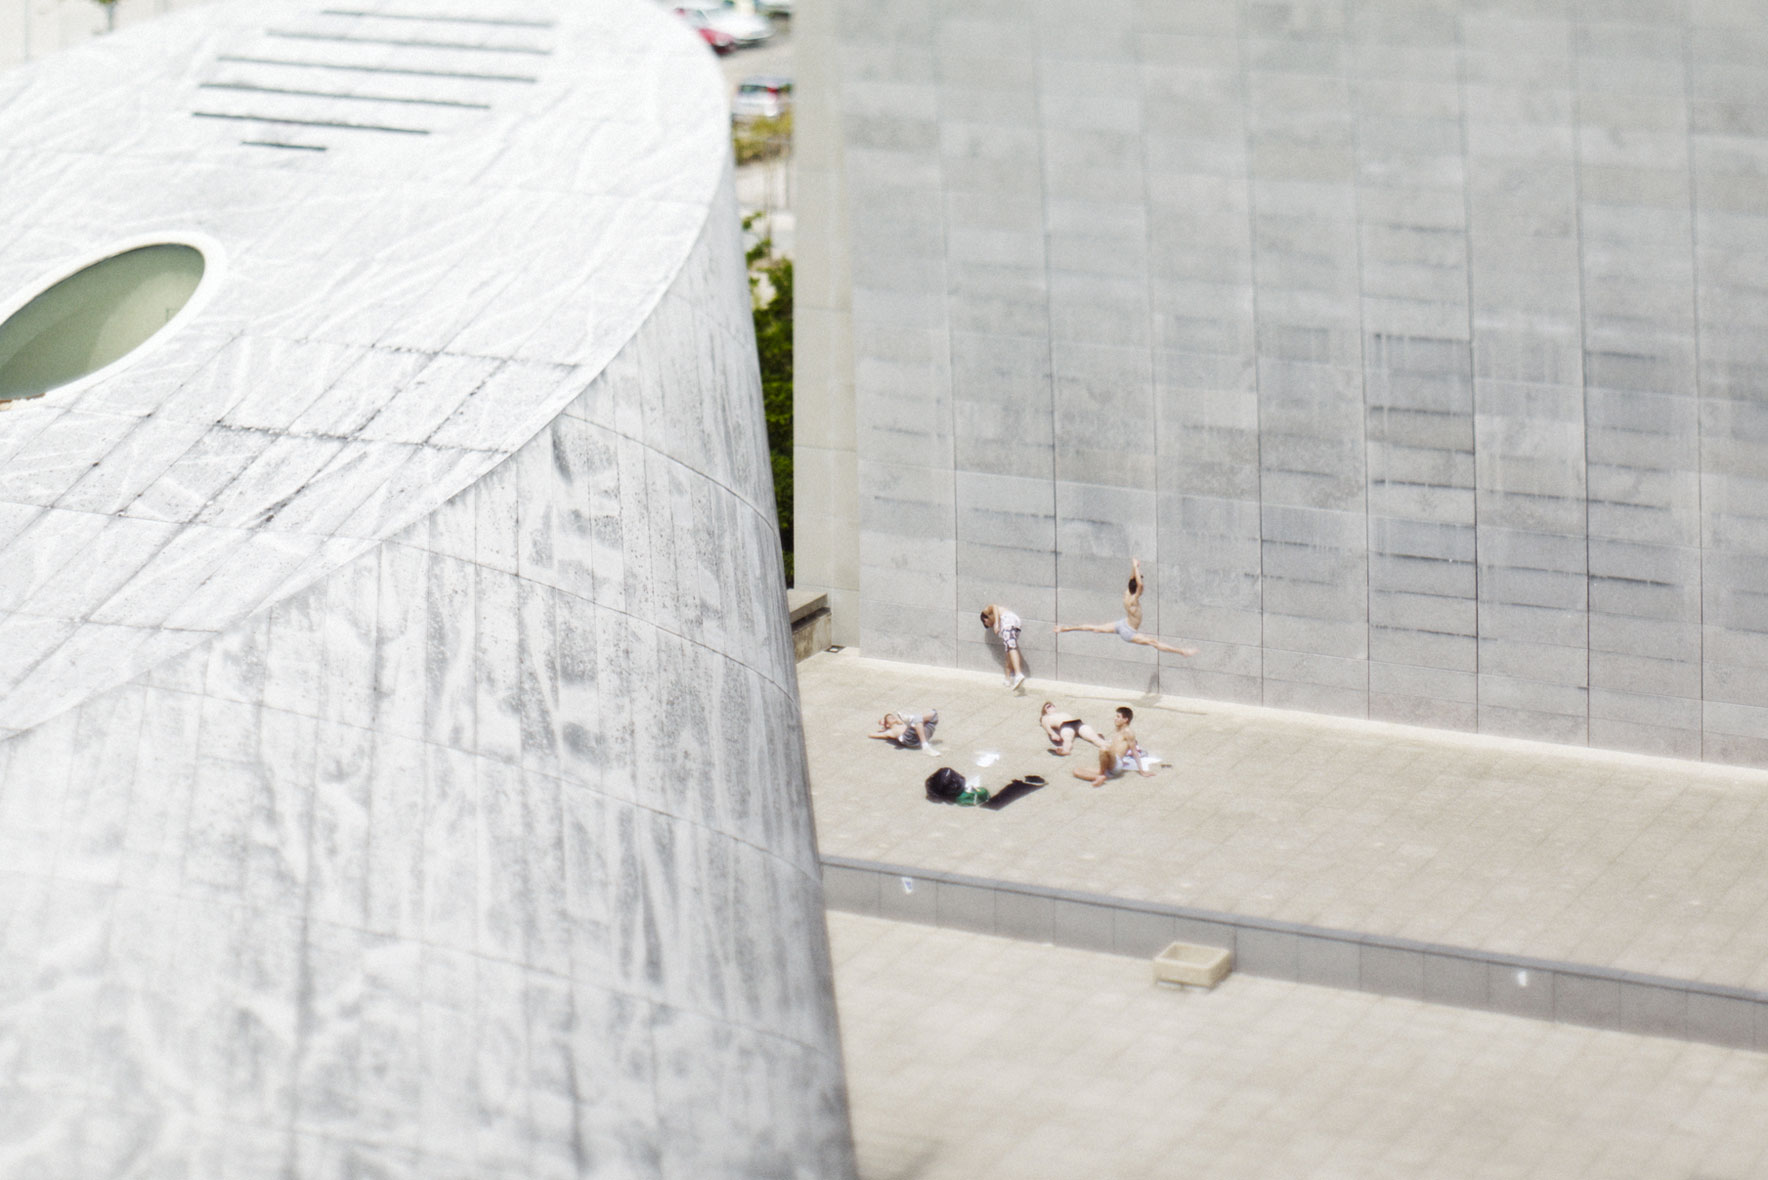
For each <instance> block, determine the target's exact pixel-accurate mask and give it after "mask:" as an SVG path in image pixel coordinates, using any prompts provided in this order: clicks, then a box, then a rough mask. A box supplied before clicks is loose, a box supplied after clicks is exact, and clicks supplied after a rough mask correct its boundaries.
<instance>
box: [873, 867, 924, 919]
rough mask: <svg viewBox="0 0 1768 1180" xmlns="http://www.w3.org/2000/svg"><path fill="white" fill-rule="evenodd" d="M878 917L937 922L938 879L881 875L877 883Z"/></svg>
mask: <svg viewBox="0 0 1768 1180" xmlns="http://www.w3.org/2000/svg"><path fill="white" fill-rule="evenodd" d="M877 912H878V916H879V917H880V918H891V919H893V920H895V921H898V922H920V923H922V924H923V925H927V926H936V925H938V924H939V882H938V881H928V880H926V879H924V878H921V877H895V876H891V877H884V878H882V879H881V880H880V881H879V882H878V911H877Z"/></svg>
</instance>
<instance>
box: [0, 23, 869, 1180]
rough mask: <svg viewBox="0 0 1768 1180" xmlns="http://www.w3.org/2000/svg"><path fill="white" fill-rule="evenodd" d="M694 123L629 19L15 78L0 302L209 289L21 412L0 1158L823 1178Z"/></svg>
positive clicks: (717, 227)
mask: <svg viewBox="0 0 1768 1180" xmlns="http://www.w3.org/2000/svg"><path fill="white" fill-rule="evenodd" d="M291 43H293V44H292V46H291ZM279 71H280V72H279ZM364 76H365V77H364ZM723 90H724V87H723V83H722V79H721V78H720V76H719V74H718V72H717V70H716V68H715V67H714V65H713V63H712V61H711V58H710V56H709V54H708V53H707V51H706V49H705V46H704V45H703V44H702V43H700V42H699V41H698V39H696V38H694V37H693V36H692V34H691V32H690V31H689V30H687V29H685V28H684V27H682V25H681V24H680V22H678V21H676V20H675V19H674V18H673V17H671V16H669V15H668V13H667V12H665V11H663V10H661V9H659V8H657V7H655V6H653V5H650V4H648V3H639V2H637V0H631V2H621V3H606V4H597V5H593V6H590V5H580V4H574V3H569V2H561V3H554V4H548V3H546V0H511V2H509V3H499V2H498V0H477V3H476V5H475V8H474V10H473V12H472V13H470V14H466V18H465V19H462V13H461V12H460V11H459V10H454V11H452V12H444V13H441V14H439V15H434V14H433V15H432V16H431V17H430V18H428V19H422V18H420V17H418V16H415V15H414V13H413V10H412V9H410V8H409V7H406V6H404V5H401V4H398V3H394V4H392V5H390V6H389V7H388V8H387V10H386V11H385V12H384V13H377V12H376V11H375V10H374V5H372V4H371V5H370V6H368V7H367V8H366V9H357V8H351V9H345V10H332V11H319V10H316V9H313V8H309V7H306V6H305V5H301V4H294V3H285V4H266V3H254V4H249V5H248V4H216V5H205V6H202V7H200V8H193V9H190V10H188V11H186V12H183V13H180V14H175V15H172V16H168V17H165V18H162V19H159V20H155V21H150V22H145V23H144V24H142V25H141V26H139V27H138V28H135V29H131V30H125V31H122V32H119V33H118V34H116V35H115V36H107V37H103V38H99V39H97V40H95V41H92V42H89V43H87V44H85V45H82V46H77V47H74V48H72V49H69V50H67V51H66V52H63V53H58V54H54V55H49V56H46V57H44V58H43V59H40V60H38V61H36V62H33V63H31V64H28V65H26V66H23V67H20V68H16V69H11V70H6V71H4V72H0V174H4V175H5V176H6V177H7V178H8V183H5V184H0V321H3V320H4V319H5V317H6V316H7V315H8V314H9V313H10V310H11V309H12V308H14V307H16V306H19V305H20V304H22V303H23V302H25V301H26V300H28V299H30V298H31V297H32V296H33V295H34V294H35V293H36V292H37V291H40V290H42V289H43V288H44V287H45V286H47V285H48V284H49V283H50V282H52V281H54V280H55V279H56V278H58V277H60V276H61V275H64V274H67V273H72V272H73V271H75V270H77V269H79V267H81V266H83V265H84V264H85V263H86V262H89V261H92V260H95V259H97V258H101V257H105V256H107V255H109V254H114V253H116V252H117V251H118V250H119V249H122V248H124V245H123V244H124V243H130V242H134V243H137V244H138V243H139V242H141V241H142V240H146V241H154V240H175V241H191V242H193V243H194V244H195V245H196V246H198V247H199V248H200V249H201V250H202V251H203V252H204V253H205V256H206V258H207V259H208V262H209V267H208V270H207V271H206V272H205V275H204V278H203V281H202V285H200V286H199V288H198V290H197V292H196V294H195V296H194V297H193V298H192V300H191V302H190V304H189V305H187V307H186V308H185V310H184V311H182V312H180V313H179V314H178V315H177V316H176V317H174V319H173V320H172V321H170V322H169V323H168V325H167V326H166V327H165V328H164V329H162V330H161V332H160V333H158V334H157V335H156V337H155V338H154V339H152V340H150V341H149V342H147V343H146V344H145V345H143V346H142V347H141V348H140V349H138V350H137V351H136V352H134V353H132V354H130V355H129V356H128V357H125V358H123V359H121V360H119V361H118V362H117V363H116V364H113V365H110V366H107V367H106V368H104V369H102V370H100V371H99V372H97V373H94V374H91V375H89V376H88V377H85V378H82V379H80V380H77V381H74V382H71V383H69V384H66V385H64V386H61V387H58V388H56V389H52V390H50V391H48V392H47V393H45V394H44V395H43V396H42V397H40V398H35V399H31V400H23V401H16V402H12V403H8V404H7V405H6V406H5V407H4V408H3V409H0V460H3V461H0V1063H3V1068H0V1176H6V1177H9V1178H10V1177H14V1176H17V1177H26V1176H29V1177H33V1178H35V1177H42V1178H44V1180H63V1178H66V1180H88V1178H91V1177H122V1176H179V1177H187V1178H192V1180H195V1178H214V1180H241V1178H254V1180H255V1178H259V1177H277V1178H278V1180H283V1178H287V1177H300V1178H303V1180H305V1178H315V1180H317V1178H331V1177H339V1178H341V1177H363V1176H376V1177H386V1178H393V1177H400V1178H412V1180H417V1178H422V1180H439V1178H459V1180H469V1178H470V1180H485V1178H491V1177H495V1178H508V1180H539V1178H541V1177H559V1178H563V1177H587V1176H597V1177H610V1178H612V1177H621V1178H624V1177H629V1176H636V1177H656V1178H664V1177H671V1178H673V1177H695V1178H698V1177H705V1176H744V1177H767V1178H769V1180H773V1178H775V1177H803V1178H806V1180H809V1178H816V1180H821V1178H823V1177H831V1176H832V1177H844V1176H851V1175H852V1172H853V1160H852V1149H851V1143H850V1133H849V1130H848V1124H847V1116H846V1106H845V1096H844V1089H843V1083H842V1075H841V1062H840V1052H839V1045H838V1041H837V1029H836V1024H835V1014H834V999H833V994H832V991H831V983H830V968H829V962H828V956H827V949H826V939H825V931H824V927H823V922H822V895H821V888H820V882H819V876H818V865H817V860H816V850H815V843H814V836H813V833H812V829H811V823H810V814H809V799H808V793H807V791H806V785H805V770H804V761H803V745H802V740H801V734H800V730H799V721H798V703H797V689H796V681H795V671H794V664H793V659H792V645H791V635H790V630H789V624H788V621H787V617H786V610H785V589H784V586H783V577H782V572H783V571H782V565H781V562H780V558H779V544H778V534H777V522H776V518H775V513H774V505H773V492H772V479H771V471H770V466H769V463H768V458H767V451H766V440H765V433H764V429H763V422H762V417H761V398H760V374H759V370H758V368H757V366H756V361H755V351H754V337H753V329H752V324H751V317H750V300H749V290H748V285H747V282H746V279H745V275H744V269H743V261H742V245H741V230H740V226H739V224H738V219H737V215H736V202H735V196H734V191H733V183H732V179H733V178H732V165H731V160H730V155H729V114H728V109H727V107H726V104H725V100H724V94H723ZM351 112H355V113H354V114H352V113H351ZM14 181H16V183H13V182H14Z"/></svg>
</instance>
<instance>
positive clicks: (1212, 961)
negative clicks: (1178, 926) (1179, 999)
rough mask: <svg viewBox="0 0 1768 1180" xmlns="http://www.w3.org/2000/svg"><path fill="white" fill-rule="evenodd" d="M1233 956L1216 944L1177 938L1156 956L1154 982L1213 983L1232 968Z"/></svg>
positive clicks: (1203, 984) (1204, 984)
mask: <svg viewBox="0 0 1768 1180" xmlns="http://www.w3.org/2000/svg"><path fill="white" fill-rule="evenodd" d="M1233 962H1234V956H1233V955H1232V954H1231V953H1230V952H1228V951H1225V950H1223V949H1222V948H1221V947H1215V946H1198V945H1196V944H1195V943H1189V942H1175V943H1173V944H1171V945H1170V946H1168V947H1167V948H1166V949H1165V950H1163V951H1161V952H1160V953H1159V954H1158V955H1155V956H1154V982H1156V983H1179V984H1189V985H1190V986H1192V987H1214V986H1215V985H1216V984H1218V983H1220V982H1221V981H1222V980H1223V979H1225V978H1226V977H1227V974H1228V972H1229V971H1230V970H1232V969H1233Z"/></svg>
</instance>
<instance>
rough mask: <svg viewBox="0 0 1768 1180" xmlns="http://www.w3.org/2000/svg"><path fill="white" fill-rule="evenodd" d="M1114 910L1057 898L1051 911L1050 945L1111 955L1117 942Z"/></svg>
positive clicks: (1108, 907)
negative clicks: (1114, 943)
mask: <svg viewBox="0 0 1768 1180" xmlns="http://www.w3.org/2000/svg"><path fill="white" fill-rule="evenodd" d="M1113 925H1114V923H1113V922H1112V911H1111V907H1110V906H1102V905H1092V904H1091V903H1089V902H1084V901H1069V900H1067V899H1066V898H1060V897H1058V898H1053V899H1052V900H1051V908H1050V941H1051V942H1054V943H1055V944H1056V945H1057V946H1071V947H1075V948H1077V949H1079V950H1083V951H1104V952H1106V953H1110V951H1111V949H1112V945H1113V941H1114V937H1115V936H1114V934H1113V930H1112V927H1113Z"/></svg>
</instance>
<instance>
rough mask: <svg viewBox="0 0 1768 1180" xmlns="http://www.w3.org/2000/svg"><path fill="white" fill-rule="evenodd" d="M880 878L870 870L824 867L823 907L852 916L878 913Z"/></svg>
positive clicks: (835, 866)
mask: <svg viewBox="0 0 1768 1180" xmlns="http://www.w3.org/2000/svg"><path fill="white" fill-rule="evenodd" d="M879 880H880V878H879V876H878V874H877V873H874V872H871V871H870V870H868V869H848V868H842V867H840V866H838V865H824V866H823V905H824V906H825V907H826V908H828V909H831V910H842V911H844V912H846V913H850V914H876V913H877V912H878V889H879Z"/></svg>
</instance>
